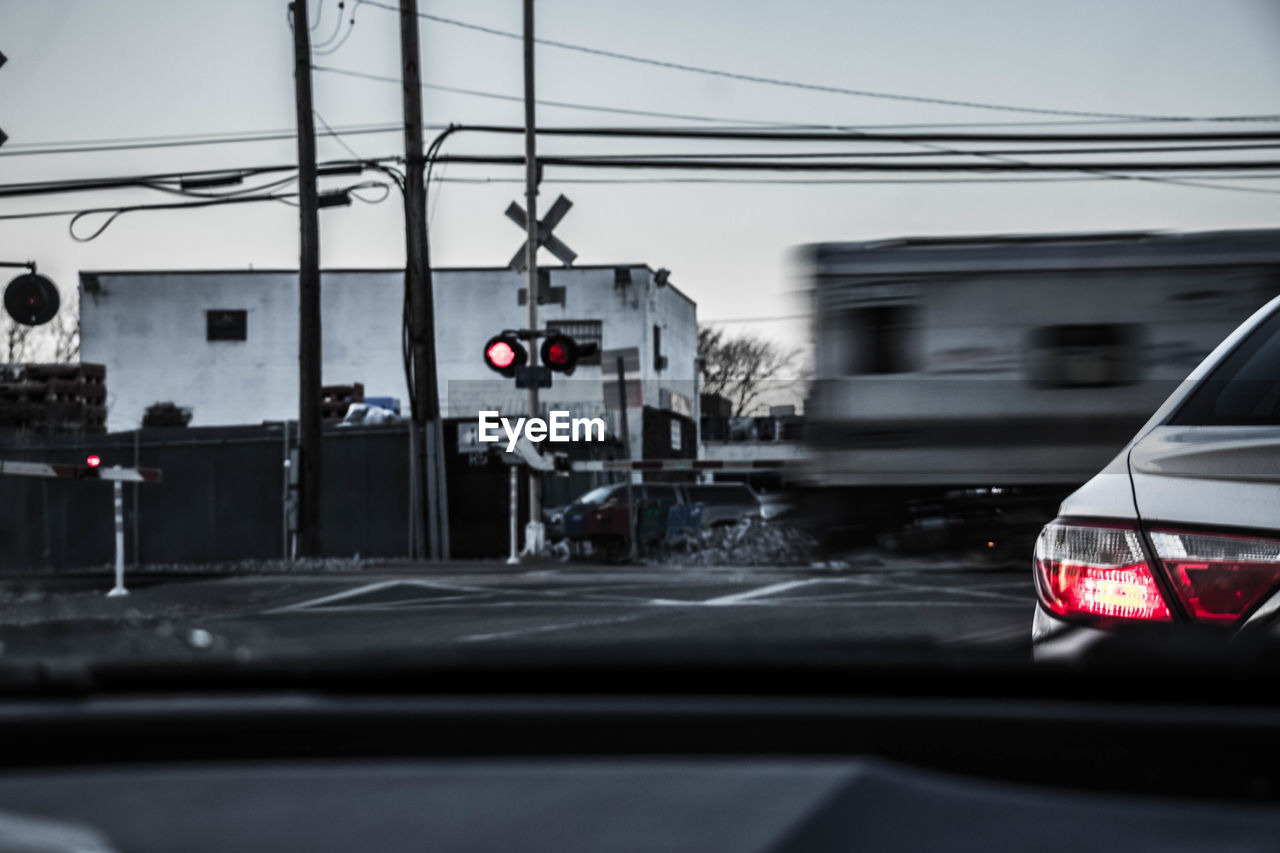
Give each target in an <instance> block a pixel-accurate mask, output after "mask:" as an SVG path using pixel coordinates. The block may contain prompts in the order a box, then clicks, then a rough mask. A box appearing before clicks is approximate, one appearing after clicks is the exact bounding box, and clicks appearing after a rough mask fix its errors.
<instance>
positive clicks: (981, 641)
mask: <svg viewBox="0 0 1280 853" xmlns="http://www.w3.org/2000/svg"><path fill="white" fill-rule="evenodd" d="M1017 637H1023V638H1025V639H1026V640H1027V642H1031V626H1030V624H1023V625H1001V626H1000V627H998V628H988V629H987V630H985V631H974V632H973V633H972V634H964V635H961V636H959V637H955V638H954V639H950V640H947V641H946V642H948V643H951V644H957V645H970V644H972V645H985V644H987V643H998V642H1000V641H1001V640H1011V639H1014V638H1017Z"/></svg>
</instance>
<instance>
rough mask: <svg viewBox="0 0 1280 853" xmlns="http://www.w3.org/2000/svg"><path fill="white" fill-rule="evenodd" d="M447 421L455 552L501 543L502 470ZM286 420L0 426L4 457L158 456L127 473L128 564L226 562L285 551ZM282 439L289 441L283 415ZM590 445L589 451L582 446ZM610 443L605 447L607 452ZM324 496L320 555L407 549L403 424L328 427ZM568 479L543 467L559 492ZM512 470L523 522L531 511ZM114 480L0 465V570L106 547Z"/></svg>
mask: <svg viewBox="0 0 1280 853" xmlns="http://www.w3.org/2000/svg"><path fill="white" fill-rule="evenodd" d="M458 423H459V422H458V421H450V422H446V424H445V433H444V435H445V470H446V474H447V477H448V499H449V516H450V525H449V527H450V540H451V543H452V556H454V557H455V558H461V559H468V558H482V557H503V556H505V555H506V553H507V547H508V541H507V515H508V505H509V480H508V477H509V473H508V468H507V465H506V464H505V463H504V462H503V461H502V460H501V459H499V458H498V457H497V456H496V455H494V454H487V453H486V454H479V455H477V454H471V453H461V452H459V448H458V443H457V442H458V439H457V432H458ZM285 429H286V427H285V425H283V424H278V423H277V424H267V425H260V426H246V427H196V428H188V429H180V428H169V429H160V428H153V429H143V430H138V431H136V432H126V433H111V434H108V435H97V436H85V435H33V434H30V433H11V434H8V435H2V436H0V459H5V460H13V461H31V462H62V463H70V464H82V463H83V462H84V460H85V457H86V456H88V455H89V454H91V453H92V454H96V455H97V456H99V457H101V459H102V466H103V467H111V466H113V465H120V466H121V467H125V468H130V467H135V466H138V465H141V466H142V467H147V468H159V469H161V470H162V471H163V472H164V480H163V482H161V483H158V484H141V485H134V484H126V485H125V487H124V508H125V553H126V560H127V562H128V563H129V564H130V565H137V564H150V565H163V564H171V563H208V562H233V561H240V560H261V559H276V558H280V557H283V556H285V555H286V536H285V530H284V525H285V511H284V500H285V497H286V489H287V486H286V468H285V460H286V459H288V448H287V447H286V444H285ZM288 431H289V444H290V445H294V444H296V441H297V428H296V425H294V424H290V425H289V426H288ZM587 452H588V453H591V452H599V451H587ZM606 452H607V451H606ZM323 471H324V474H323V476H324V486H323V499H324V503H323V506H322V507H321V523H322V525H323V531H322V536H321V543H322V549H323V553H324V554H325V555H327V556H336V557H354V556H356V555H359V556H362V557H391V558H395V557H403V556H406V555H407V553H408V550H409V525H410V519H409V434H408V427H407V425H406V424H403V423H401V424H391V425H384V426H375V427H361V428H336V427H330V428H327V429H326V430H325V432H324V468H323ZM584 477H586V475H575V477H574V478H548V482H549V483H553V484H554V486H555V487H556V488H558V489H560V490H561V491H564V492H566V494H565V495H563V496H561V497H562V498H563V499H564V500H567V499H568V496H569V495H568V493H569V492H573V494H576V493H577V492H576V491H575V490H574V487H579V488H581V487H589V485H590V484H589V483H588V482H582V483H578V482H574V480H577V479H579V478H584ZM527 482H528V481H527V476H526V474H525V473H524V472H523V471H522V472H521V474H520V484H521V485H520V493H519V494H520V518H519V524H520V531H521V535H522V536H523V530H524V524H525V522H526V521H527V520H528V486H527ZM111 491H112V489H111V483H110V482H106V481H75V480H57V479H45V478H37V477H0V572H3V571H8V572H27V571H46V570H67V569H77V568H84V567H92V566H102V565H105V564H108V563H110V562H111V561H112V560H113V559H114V548H115V540H114V535H113V529H114V521H113V516H112V496H111Z"/></svg>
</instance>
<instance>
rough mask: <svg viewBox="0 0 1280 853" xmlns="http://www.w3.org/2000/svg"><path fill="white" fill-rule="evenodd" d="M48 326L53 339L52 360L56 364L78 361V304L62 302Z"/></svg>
mask: <svg viewBox="0 0 1280 853" xmlns="http://www.w3.org/2000/svg"><path fill="white" fill-rule="evenodd" d="M48 328H49V335H50V336H51V337H52V339H53V360H54V361H55V362H57V363H58V364H70V363H71V362H74V361H79V360H80V306H79V305H74V306H73V305H72V304H71V303H70V302H64V303H63V304H62V310H60V311H59V312H58V315H57V316H56V317H54V318H53V320H51V321H50V322H49V327H48Z"/></svg>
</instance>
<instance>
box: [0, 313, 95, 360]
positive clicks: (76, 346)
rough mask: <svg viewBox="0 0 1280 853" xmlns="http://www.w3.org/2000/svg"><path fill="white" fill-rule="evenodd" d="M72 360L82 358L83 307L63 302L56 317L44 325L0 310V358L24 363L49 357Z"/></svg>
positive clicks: (48, 358)
mask: <svg viewBox="0 0 1280 853" xmlns="http://www.w3.org/2000/svg"><path fill="white" fill-rule="evenodd" d="M50 357H52V360H53V361H54V362H57V363H58V364H69V363H71V362H74V361H78V360H79V358H80V310H79V307H78V306H77V305H74V304H73V303H71V302H63V303H62V307H61V308H60V309H59V310H58V313H57V314H55V315H54V318H53V319H52V320H50V321H49V322H48V323H45V324H44V325H43V326H27V325H24V324H22V323H18V322H16V321H15V320H14V319H13V318H12V317H10V316H9V315H8V314H7V313H6V312H4V311H3V310H0V362H3V363H5V364H22V363H24V362H29V361H48V360H50Z"/></svg>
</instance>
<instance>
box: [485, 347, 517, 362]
mask: <svg viewBox="0 0 1280 853" xmlns="http://www.w3.org/2000/svg"><path fill="white" fill-rule="evenodd" d="M486 355H487V356H488V357H489V361H491V362H492V363H493V365H494V366H495V367H510V366H511V365H512V364H513V363H514V362H515V360H516V351H515V350H513V349H512V348H511V344H509V343H507V342H506V341H498V342H497V343H496V344H494V345H493V346H491V347H489V349H488V351H487V352H486Z"/></svg>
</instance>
